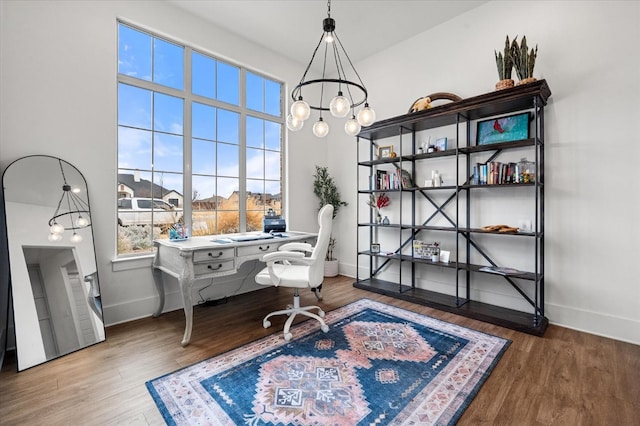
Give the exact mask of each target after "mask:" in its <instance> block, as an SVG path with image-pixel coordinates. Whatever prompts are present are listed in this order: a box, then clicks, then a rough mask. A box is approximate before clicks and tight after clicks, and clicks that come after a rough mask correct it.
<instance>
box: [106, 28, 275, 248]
mask: <svg viewBox="0 0 640 426" xmlns="http://www.w3.org/2000/svg"><path fill="white" fill-rule="evenodd" d="M282 93H283V90H282V83H281V82H278V81H275V80H273V79H270V78H267V77H265V76H262V75H260V74H258V73H256V72H254V71H250V70H247V69H245V68H243V67H240V66H237V65H234V64H230V63H228V62H225V61H221V60H220V59H217V58H215V57H213V56H212V55H209V54H206V53H203V52H200V51H196V50H195V49H192V48H190V47H189V46H184V45H181V44H178V43H174V42H172V41H170V40H167V39H164V38H160V37H158V36H156V35H153V34H150V33H148V32H144V31H141V30H138V29H136V28H133V27H131V26H129V25H126V24H123V23H119V25H118V182H117V193H118V199H119V200H120V201H119V202H118V254H119V255H120V254H129V253H145V252H149V251H151V250H152V249H153V247H152V241H153V239H158V238H168V235H169V232H170V230H171V228H172V227H180V226H186V227H188V228H190V233H191V234H192V235H193V236H197V235H213V234H222V233H230V232H244V231H251V230H258V229H261V227H262V218H263V216H264V214H265V212H266V211H267V210H268V209H270V208H271V209H273V210H275V211H276V212H277V213H281V211H282V187H283V185H282V163H283V160H282V152H283V149H282V141H283V134H284V133H283V132H284V126H283V123H284V120H283V114H282V110H283V102H284V101H283V96H282ZM122 199H127V200H126V201H127V202H126V203H125V202H122ZM129 199H130V200H129ZM167 206H169V207H167ZM189 213H190V214H189Z"/></svg>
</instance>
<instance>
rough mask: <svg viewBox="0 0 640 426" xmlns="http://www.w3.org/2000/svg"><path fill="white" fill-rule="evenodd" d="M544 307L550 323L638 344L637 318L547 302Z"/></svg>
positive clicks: (639, 335) (639, 327)
mask: <svg viewBox="0 0 640 426" xmlns="http://www.w3.org/2000/svg"><path fill="white" fill-rule="evenodd" d="M545 308H546V314H547V318H549V323H550V324H553V325H558V326H561V327H566V328H569V329H572V330H576V331H581V332H584V333H589V334H595V335H596V336H602V337H607V338H610V339H615V340H620V341H622V342H627V343H633V344H635V345H640V321H639V320H634V319H632V318H623V317H618V316H614V315H609V314H605V313H601V312H594V311H588V310H586V309H578V308H574V307H571V306H563V305H558V304H555V303H548V302H547V303H546V306H545Z"/></svg>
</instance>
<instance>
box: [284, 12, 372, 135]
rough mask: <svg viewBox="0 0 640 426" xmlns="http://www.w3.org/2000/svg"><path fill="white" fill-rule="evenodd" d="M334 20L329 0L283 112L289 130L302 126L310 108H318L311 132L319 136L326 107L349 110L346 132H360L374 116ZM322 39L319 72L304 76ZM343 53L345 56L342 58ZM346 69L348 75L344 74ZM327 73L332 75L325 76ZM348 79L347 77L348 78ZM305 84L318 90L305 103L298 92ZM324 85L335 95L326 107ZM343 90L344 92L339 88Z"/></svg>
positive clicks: (340, 112) (337, 112) (325, 128)
mask: <svg viewBox="0 0 640 426" xmlns="http://www.w3.org/2000/svg"><path fill="white" fill-rule="evenodd" d="M335 29H336V21H335V20H334V19H333V18H331V0H329V1H328V3H327V17H326V18H325V19H324V20H323V21H322V31H323V34H322V36H321V37H320V41H319V42H318V44H317V46H316V48H315V50H314V51H313V55H312V56H311V60H310V61H309V64H308V65H307V67H306V69H305V70H304V73H303V75H302V78H301V79H300V83H298V85H297V86H296V87H295V88H294V89H293V90H292V91H291V99H292V100H293V104H292V105H291V114H289V115H288V116H287V128H288V129H289V130H292V131H297V130H300V129H302V127H303V125H304V121H305V120H306V119H307V118H309V115H310V114H311V110H312V109H313V110H316V111H319V112H320V117H319V119H318V121H317V122H316V123H315V124H314V125H313V134H314V135H316V136H317V137H319V138H323V137H325V136H327V134H328V133H329V125H328V124H327V122H326V121H324V120H323V118H322V113H323V112H324V111H330V112H331V115H333V116H334V117H338V118H342V117H346V116H347V115H348V114H349V112H351V118H350V119H349V120H347V122H346V123H345V126H344V130H345V132H346V133H347V134H348V135H349V136H355V135H357V134H358V133H360V129H361V127H366V126H370V125H371V124H373V122H374V121H375V120H376V113H375V111H374V110H373V109H371V108H370V107H369V103H368V100H367V99H368V92H367V89H366V87H365V86H364V83H363V82H362V79H361V78H360V75H359V74H358V72H357V71H356V69H355V68H354V66H353V63H352V62H351V58H349V55H348V54H347V51H346V50H345V48H344V46H343V45H342V42H341V41H340V38H339V37H338V35H337V34H336V32H335ZM323 41H324V42H325V48H324V54H323V55H322V57H323V58H324V59H323V63H322V76H321V78H318V79H307V73H308V72H309V70H310V69H311V67H312V65H313V61H314V59H315V57H316V53H317V52H318V49H319V48H320V45H321V44H322V42H323ZM343 56H344V57H345V58H344V59H343ZM327 58H333V64H327ZM344 64H348V65H349V67H350V69H349V68H347V69H346V70H345V68H344V66H343V65H344ZM327 65H333V66H334V67H335V70H333V71H332V70H331V69H329V67H328V66H327ZM347 71H349V75H347ZM327 75H331V76H336V78H328V77H327ZM349 79H351V80H349ZM356 80H357V81H356ZM303 88H309V89H310V90H309V91H310V92H311V93H320V99H318V100H316V101H315V102H312V103H308V102H307V101H305V100H304V98H303V96H302V89H303ZM316 89H317V90H316ZM325 89H326V91H327V92H330V91H331V90H332V89H333V90H335V92H334V93H336V96H335V97H334V98H333V99H332V100H331V102H330V103H329V105H328V107H327V104H326V103H325V102H326V100H325V99H324V93H325ZM343 90H344V92H343ZM362 104H364V107H363V108H362V109H361V110H360V111H359V112H358V113H357V115H356V112H355V109H356V107H358V106H360V105H362Z"/></svg>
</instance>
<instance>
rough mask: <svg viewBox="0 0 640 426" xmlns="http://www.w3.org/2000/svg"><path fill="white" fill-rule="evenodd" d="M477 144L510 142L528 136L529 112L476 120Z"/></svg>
mask: <svg viewBox="0 0 640 426" xmlns="http://www.w3.org/2000/svg"><path fill="white" fill-rule="evenodd" d="M476 137H477V145H488V144H491V143H498V142H512V141H517V140H522V139H528V138H529V113H528V112H523V113H520V114H514V115H508V116H506V117H499V118H491V119H489V120H483V121H478V130H477V132H476Z"/></svg>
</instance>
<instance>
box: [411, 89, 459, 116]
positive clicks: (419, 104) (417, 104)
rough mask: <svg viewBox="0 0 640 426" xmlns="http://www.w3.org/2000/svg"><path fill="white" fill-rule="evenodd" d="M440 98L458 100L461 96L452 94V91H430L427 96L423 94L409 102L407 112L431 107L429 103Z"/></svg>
mask: <svg viewBox="0 0 640 426" xmlns="http://www.w3.org/2000/svg"><path fill="white" fill-rule="evenodd" d="M440 100H447V101H452V102H458V101H461V100H462V98H461V97H460V96H458V95H454V94H453V93H447V92H436V93H432V94H430V95H428V96H423V97H421V98H418V99H416V100H415V101H414V102H413V103H412V104H411V108H409V112H408V113H409V114H410V113H412V112H418V111H422V110H425V109H429V108H432V107H433V105H431V103H432V102H435V101H440Z"/></svg>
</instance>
